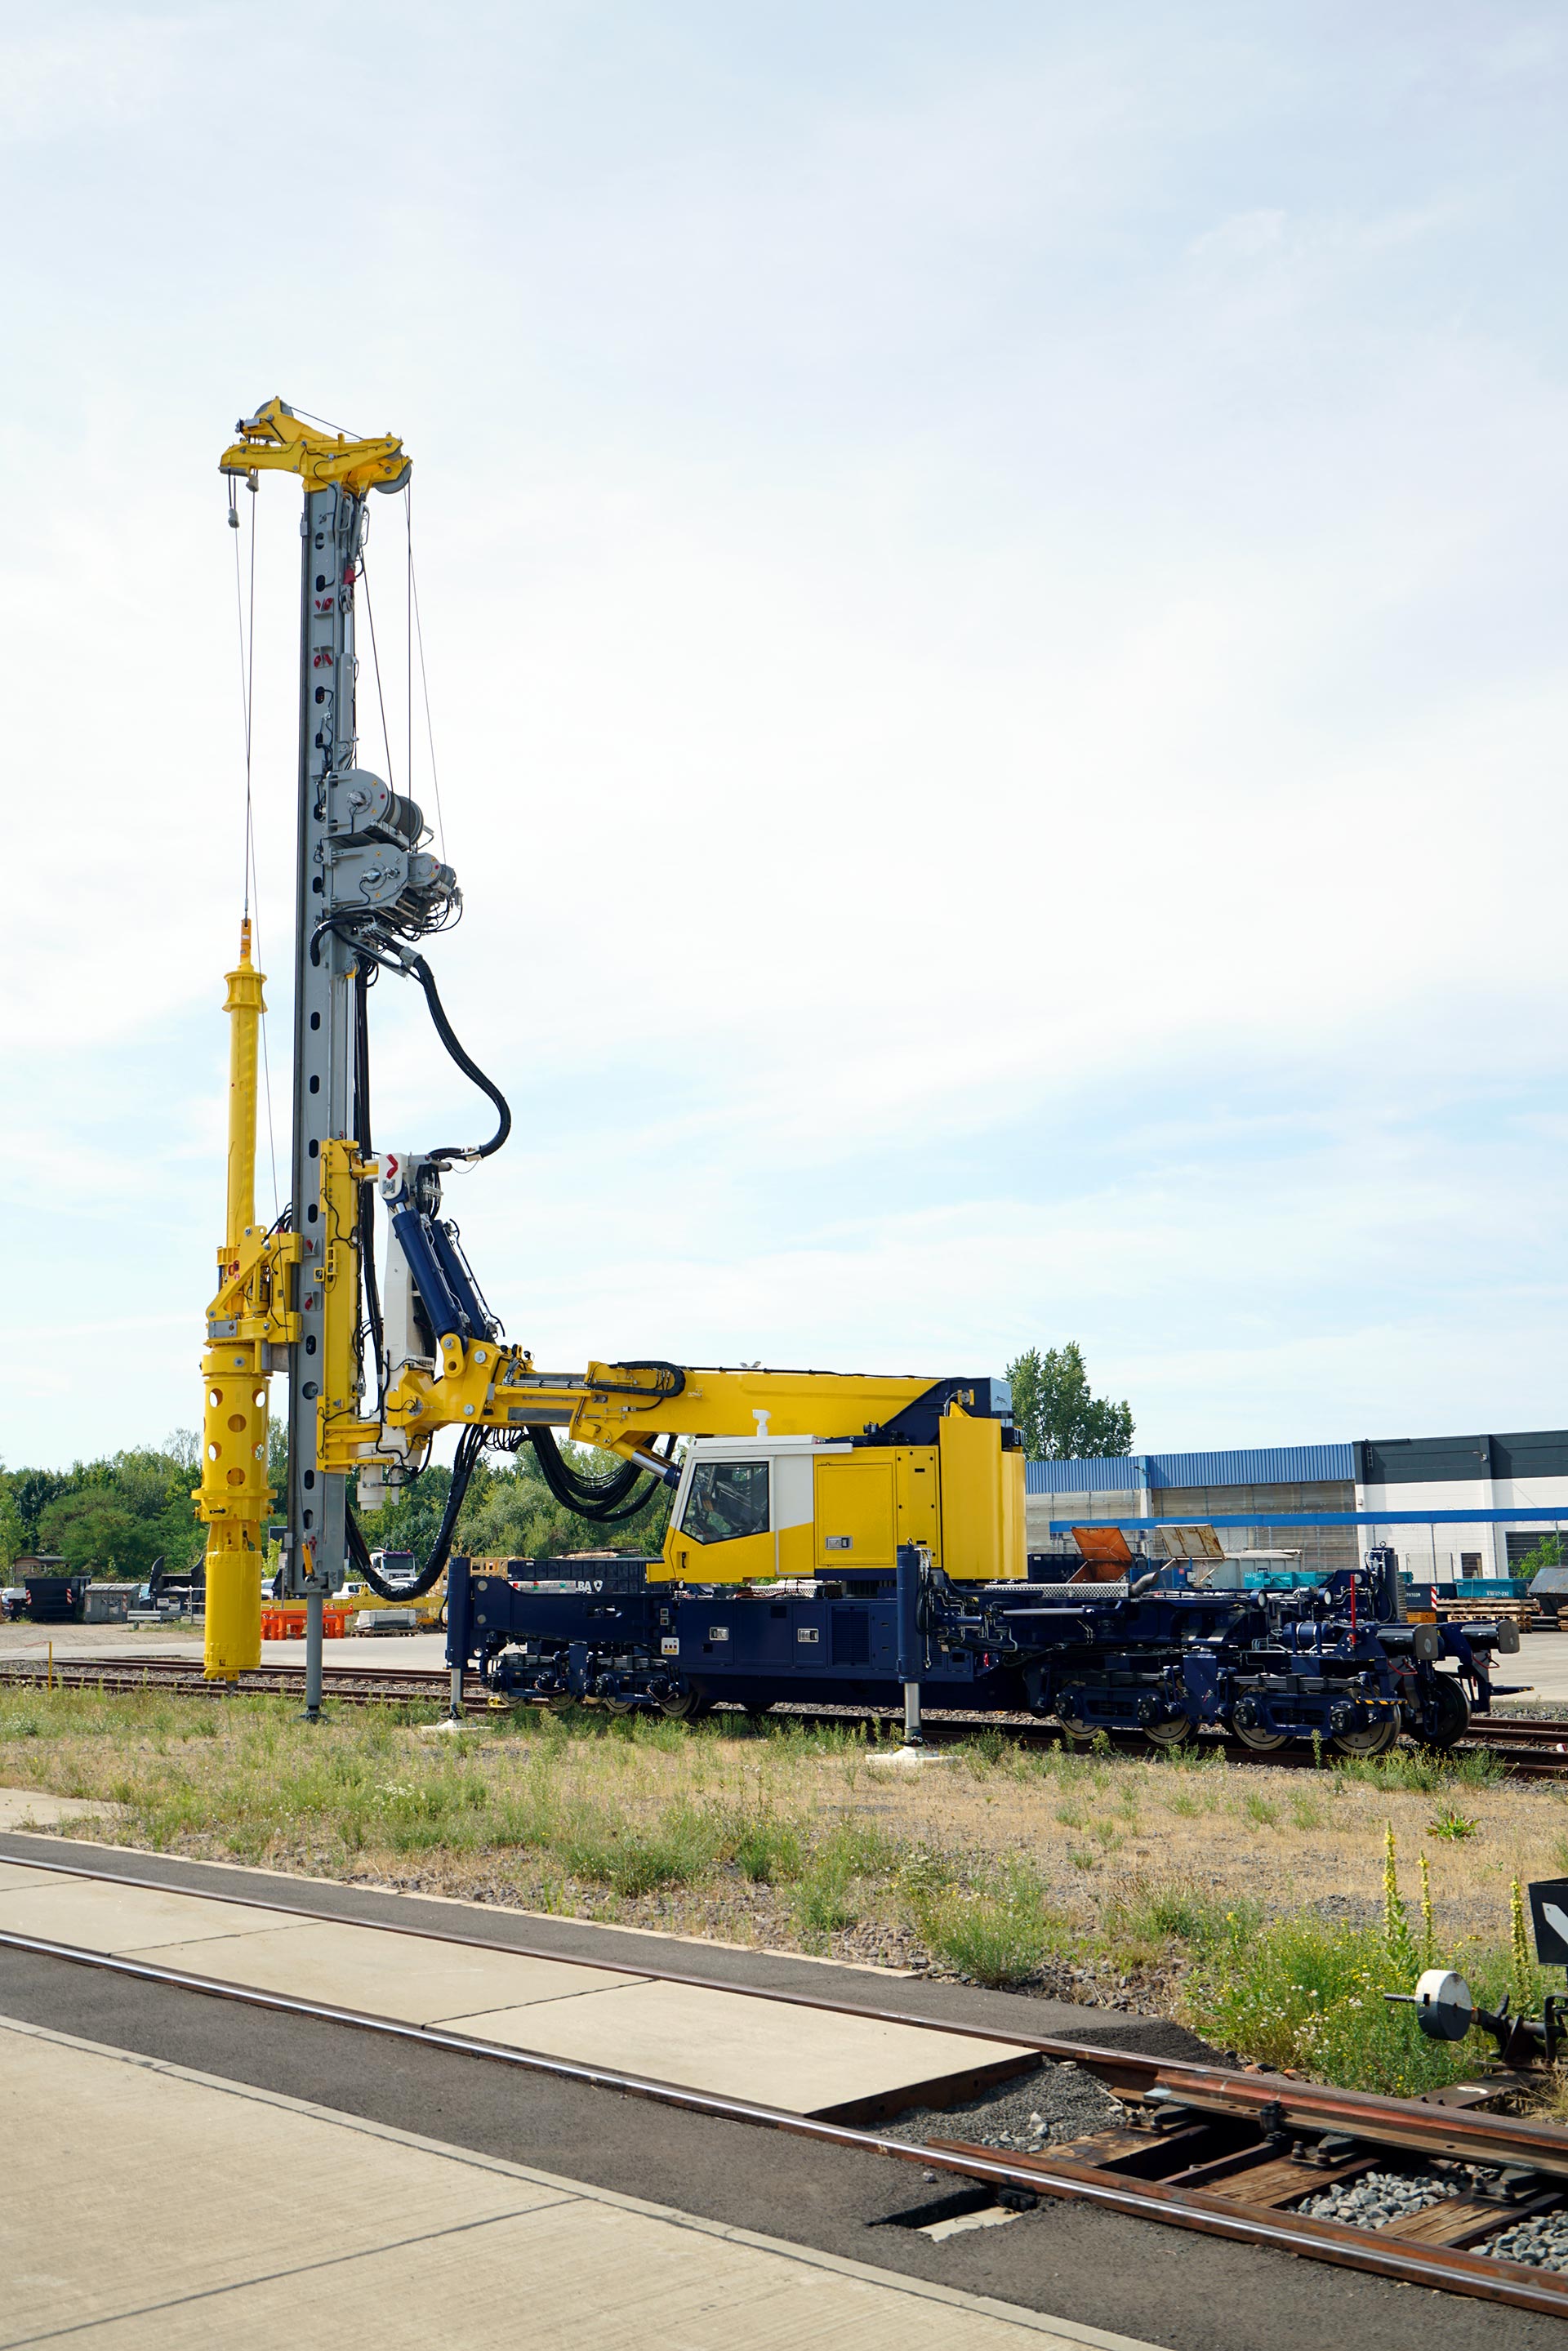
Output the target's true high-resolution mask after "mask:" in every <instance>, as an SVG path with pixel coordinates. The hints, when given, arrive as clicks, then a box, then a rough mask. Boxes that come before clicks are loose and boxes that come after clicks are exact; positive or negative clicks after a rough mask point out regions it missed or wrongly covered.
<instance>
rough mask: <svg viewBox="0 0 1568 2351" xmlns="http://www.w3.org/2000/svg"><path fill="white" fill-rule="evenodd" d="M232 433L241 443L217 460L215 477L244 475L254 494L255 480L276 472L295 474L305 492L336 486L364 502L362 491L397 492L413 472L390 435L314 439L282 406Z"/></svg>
mask: <svg viewBox="0 0 1568 2351" xmlns="http://www.w3.org/2000/svg"><path fill="white" fill-rule="evenodd" d="M235 432H236V433H237V434H239V436H240V437H239V439H238V440H237V441H236V442H235V443H234V444H232V445H231V446H230V447H229V448H227V449H225V451H224V454H223V455H222V456H221V457H220V458H219V459H218V471H219V473H220V474H230V475H235V474H243V475H245V476H246V479H247V480H248V481H249V482H250V483H251V486H252V487H253V488H254V486H255V484H256V475H258V474H261V473H266V472H277V473H285V474H298V475H299V477H300V479H301V480H302V481H303V482H304V484H305V486H306V488H307V489H308V490H325V489H329V488H330V487H332V486H334V485H335V486H337V487H339V488H340V489H346V490H350V491H352V492H353V493H354V494H355V495H356V496H363V495H364V493H365V492H366V491H367V490H401V489H402V486H403V484H404V483H405V482H406V481H407V480H408V477H409V475H410V474H411V473H412V472H413V458H412V457H410V456H409V455H408V453H407V451H406V450H405V449H404V447H403V445H402V442H401V441H400V440H399V439H398V437H397V435H396V434H393V433H384V434H382V435H381V437H380V438H379V439H373V438H372V439H366V440H363V441H356V440H355V439H354V438H353V437H352V436H351V434H347V433H338V434H332V433H319V432H317V431H315V430H314V429H313V428H312V427H311V426H310V425H308V424H303V423H301V422H300V420H299V419H298V417H297V416H296V415H295V413H294V411H293V410H292V409H291V408H290V407H288V406H287V402H284V401H281V400H266V401H263V402H262V404H261V406H260V407H259V408H258V409H257V410H256V414H255V415H254V416H242V417H241V418H240V419H239V421H238V423H236V424H235Z"/></svg>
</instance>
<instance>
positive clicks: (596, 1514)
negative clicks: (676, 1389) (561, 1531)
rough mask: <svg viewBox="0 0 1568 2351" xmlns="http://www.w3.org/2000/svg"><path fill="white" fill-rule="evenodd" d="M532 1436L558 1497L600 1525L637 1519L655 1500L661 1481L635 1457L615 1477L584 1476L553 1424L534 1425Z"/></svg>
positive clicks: (547, 1481) (547, 1479)
mask: <svg viewBox="0 0 1568 2351" xmlns="http://www.w3.org/2000/svg"><path fill="white" fill-rule="evenodd" d="M528 1436H529V1438H530V1439H531V1441H532V1444H533V1448H534V1454H535V1458H537V1460H538V1465H539V1475H540V1477H541V1478H542V1479H544V1481H545V1484H546V1485H547V1486H548V1487H549V1489H550V1492H551V1493H552V1494H553V1495H554V1496H555V1498H556V1500H557V1501H558V1502H559V1504H560V1505H561V1507H562V1509H563V1510H570V1511H571V1512H572V1513H573V1514H574V1515H575V1516H576V1517H578V1518H580V1519H591V1520H592V1521H593V1523H594V1524H595V1525H596V1526H601V1527H614V1526H620V1525H621V1524H622V1522H623V1521H624V1520H627V1519H634V1518H635V1517H636V1516H637V1513H638V1512H639V1510H644V1509H646V1507H647V1505H648V1503H649V1502H650V1501H652V1499H653V1490H654V1489H655V1488H656V1487H657V1486H658V1485H659V1484H660V1482H661V1481H660V1479H657V1478H655V1477H654V1476H653V1474H652V1472H650V1471H644V1470H643V1469H641V1468H639V1467H638V1466H637V1464H636V1462H635V1461H628V1462H627V1463H626V1464H625V1466H624V1468H621V1469H618V1470H617V1471H616V1472H615V1475H614V1476H613V1478H582V1477H580V1476H579V1475H578V1472H577V1471H576V1470H575V1469H574V1468H572V1466H571V1464H570V1461H568V1459H567V1458H566V1456H565V1455H564V1454H563V1453H562V1451H561V1449H560V1447H559V1445H558V1444H557V1443H556V1437H555V1431H554V1429H553V1428H546V1427H530V1428H529V1430H528ZM671 1445H672V1447H673V1445H674V1439H673V1438H672V1439H671ZM661 1458H663V1457H661ZM628 1497H630V1499H628Z"/></svg>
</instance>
